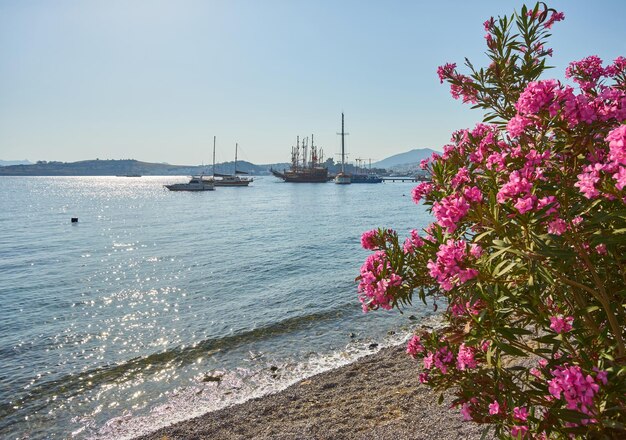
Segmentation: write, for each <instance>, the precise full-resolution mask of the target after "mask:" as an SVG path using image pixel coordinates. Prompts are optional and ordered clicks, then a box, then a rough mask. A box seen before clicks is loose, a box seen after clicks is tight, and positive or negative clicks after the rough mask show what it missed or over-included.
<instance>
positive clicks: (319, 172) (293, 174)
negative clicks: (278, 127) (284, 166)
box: [271, 135, 328, 183]
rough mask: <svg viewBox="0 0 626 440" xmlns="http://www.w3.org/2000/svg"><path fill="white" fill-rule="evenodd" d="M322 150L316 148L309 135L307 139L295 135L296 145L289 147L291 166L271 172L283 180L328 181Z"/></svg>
mask: <svg viewBox="0 0 626 440" xmlns="http://www.w3.org/2000/svg"><path fill="white" fill-rule="evenodd" d="M323 160H324V151H323V150H322V149H321V148H319V149H318V148H317V147H316V146H315V144H314V143H313V135H311V146H310V147H309V139H308V138H304V139H302V146H300V136H298V137H297V140H296V146H295V147H291V168H290V169H288V170H283V171H282V172H280V171H276V170H271V171H272V174H273V175H274V176H276V177H278V178H279V179H283V180H284V181H285V182H293V183H324V182H328V168H326V167H325V166H323V165H322V164H323Z"/></svg>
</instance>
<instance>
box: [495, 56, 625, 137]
mask: <svg viewBox="0 0 626 440" xmlns="http://www.w3.org/2000/svg"><path fill="white" fill-rule="evenodd" d="M586 60H587V59H586ZM583 61H585V60H583ZM583 61H581V62H580V63H582V62H583ZM600 62H601V61H600ZM587 64H589V63H586V64H585V66H586V68H587V71H588V72H589V75H590V77H593V78H594V80H593V81H587V83H589V84H587V83H585V86H581V90H582V93H581V94H579V95H576V94H575V93H574V89H573V88H572V87H570V86H563V85H562V84H561V83H559V82H558V81H556V80H554V79H548V80H542V81H536V82H531V83H529V84H528V85H527V86H526V89H525V90H524V91H523V92H522V93H521V94H520V96H519V98H518V101H517V103H516V104H515V108H516V109H517V115H515V116H514V117H513V118H512V119H511V120H509V122H508V124H507V131H508V133H509V136H511V137H512V138H516V137H519V136H520V135H521V134H522V133H524V132H525V131H526V130H527V129H528V127H538V128H542V124H543V122H542V120H543V119H545V118H542V114H543V113H544V112H545V114H546V115H547V116H548V117H549V118H554V117H557V116H558V117H559V119H561V120H563V121H565V122H567V124H568V126H569V127H571V128H573V127H575V126H577V125H578V124H580V123H582V122H584V123H587V124H591V123H593V122H595V121H603V122H606V121H610V120H616V121H622V120H624V118H626V93H625V92H624V91H623V90H619V89H616V88H613V87H605V86H598V85H597V84H596V82H597V80H598V79H597V78H598V75H599V73H598V71H597V68H593V69H592V68H591V66H587ZM581 68H582V67H581ZM613 70H615V69H613ZM601 71H602V72H604V73H606V71H607V70H606V69H601ZM586 78H587V77H586ZM596 86H597V87H598V88H600V92H599V93H598V94H597V95H594V94H589V93H588V90H589V89H591V88H593V87H596Z"/></svg>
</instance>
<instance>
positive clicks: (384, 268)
mask: <svg viewBox="0 0 626 440" xmlns="http://www.w3.org/2000/svg"><path fill="white" fill-rule="evenodd" d="M360 278H361V279H360V282H359V286H358V291H359V300H360V301H361V304H362V306H363V311H364V312H367V311H368V310H374V309H378V308H379V307H380V308H383V309H385V310H390V309H391V308H392V304H393V295H392V294H391V290H393V289H394V288H396V287H398V286H400V285H401V284H402V277H401V276H400V275H398V274H396V273H394V272H393V269H392V268H391V264H390V263H389V261H388V260H387V256H386V254H385V252H383V251H376V252H375V253H373V254H371V255H370V256H368V257H367V259H366V260H365V263H363V265H362V266H361V277H360Z"/></svg>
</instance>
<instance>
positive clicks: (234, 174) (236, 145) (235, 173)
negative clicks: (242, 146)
mask: <svg viewBox="0 0 626 440" xmlns="http://www.w3.org/2000/svg"><path fill="white" fill-rule="evenodd" d="M238 146H239V144H237V143H235V172H234V173H233V176H236V175H237V147H238Z"/></svg>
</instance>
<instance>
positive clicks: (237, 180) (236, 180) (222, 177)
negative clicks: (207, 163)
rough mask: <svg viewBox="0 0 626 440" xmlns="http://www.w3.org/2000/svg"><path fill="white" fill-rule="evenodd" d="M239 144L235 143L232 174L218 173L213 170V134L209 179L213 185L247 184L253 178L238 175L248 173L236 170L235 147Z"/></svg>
mask: <svg viewBox="0 0 626 440" xmlns="http://www.w3.org/2000/svg"><path fill="white" fill-rule="evenodd" d="M238 147H239V144H235V172H234V174H219V173H216V172H215V136H213V177H212V178H211V179H210V180H211V181H212V182H213V184H214V185H215V186H248V185H250V183H251V182H252V181H253V180H254V179H252V178H251V177H250V178H245V177H240V176H239V175H240V174H248V173H246V172H245V171H238V170H237V149H238Z"/></svg>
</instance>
